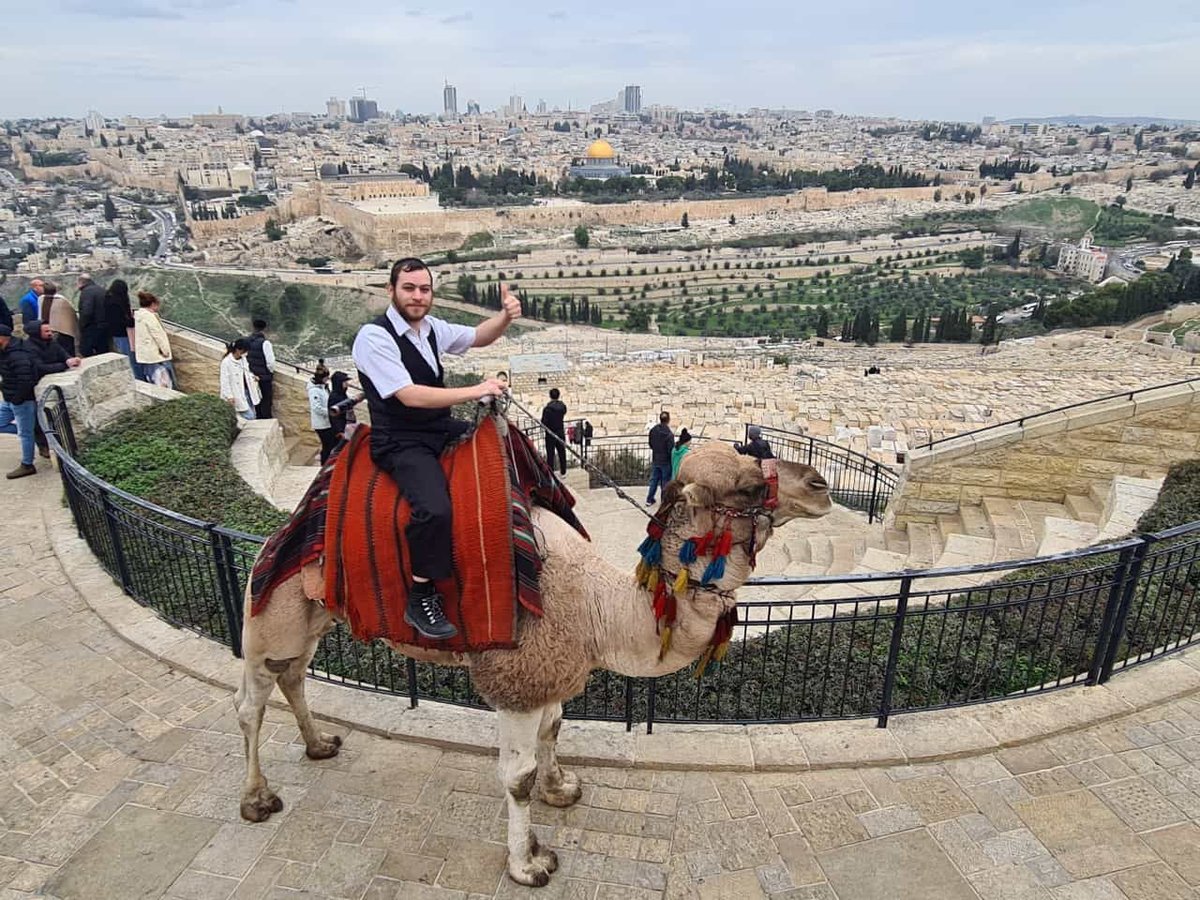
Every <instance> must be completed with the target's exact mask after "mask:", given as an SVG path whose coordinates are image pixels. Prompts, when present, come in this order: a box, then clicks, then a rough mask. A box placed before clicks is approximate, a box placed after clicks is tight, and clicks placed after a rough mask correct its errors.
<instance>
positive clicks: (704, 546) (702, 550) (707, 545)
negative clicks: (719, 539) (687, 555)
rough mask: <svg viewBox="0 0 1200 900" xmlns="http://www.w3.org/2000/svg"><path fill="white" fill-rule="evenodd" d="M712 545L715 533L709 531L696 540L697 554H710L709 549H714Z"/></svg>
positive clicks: (698, 555) (699, 555)
mask: <svg viewBox="0 0 1200 900" xmlns="http://www.w3.org/2000/svg"><path fill="white" fill-rule="evenodd" d="M712 545H713V533H712V532H711V531H708V532H706V533H705V534H704V536H703V537H701V538H700V539H699V540H697V541H696V556H697V557H701V556H708V551H709V550H711V549H712Z"/></svg>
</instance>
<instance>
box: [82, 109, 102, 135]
mask: <svg viewBox="0 0 1200 900" xmlns="http://www.w3.org/2000/svg"><path fill="white" fill-rule="evenodd" d="M83 124H84V127H85V128H87V130H88V131H90V132H91V133H92V134H96V135H98V134H99V133H100V132H101V131H103V130H104V116H102V115H100V113H98V112H96V110H94V109H89V110H88V114H87V118H86V119H84V120H83Z"/></svg>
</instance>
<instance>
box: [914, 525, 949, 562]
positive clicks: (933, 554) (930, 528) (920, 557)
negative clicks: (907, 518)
mask: <svg viewBox="0 0 1200 900" xmlns="http://www.w3.org/2000/svg"><path fill="white" fill-rule="evenodd" d="M908 545H909V551H908V567H909V568H910V569H925V568H928V567H929V566H932V565H933V561H934V560H935V559H937V558H938V557H939V556H941V554H942V534H941V532H940V531H939V530H938V529H937V527H936V526H934V525H928V524H926V523H924V522H909V523H908Z"/></svg>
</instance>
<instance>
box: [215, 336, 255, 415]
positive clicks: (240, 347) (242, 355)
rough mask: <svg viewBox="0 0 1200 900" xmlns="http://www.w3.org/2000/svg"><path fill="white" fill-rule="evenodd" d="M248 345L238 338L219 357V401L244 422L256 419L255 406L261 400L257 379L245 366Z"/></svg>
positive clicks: (248, 349) (248, 350)
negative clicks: (228, 405)
mask: <svg viewBox="0 0 1200 900" xmlns="http://www.w3.org/2000/svg"><path fill="white" fill-rule="evenodd" d="M249 352H250V344H249V342H248V341H247V340H246V339H245V338H238V339H237V340H236V341H234V342H233V343H232V344H230V345H229V346H228V347H226V349H225V355H224V356H223V357H221V399H222V400H224V401H225V402H226V403H228V404H230V405H231V406H232V407H233V408H234V410H235V411H236V412H237V414H238V415H239V416H241V417H242V418H243V419H245V420H246V421H248V422H249V421H253V420H254V419H256V418H257V416H256V414H255V410H254V408H255V406H256V405H257V403H258V401H259V400H261V399H262V395H261V394H259V392H258V379H257V378H255V377H254V374H253V373H252V372H251V371H250V367H249V366H248V365H247V364H246V354H247V353H249Z"/></svg>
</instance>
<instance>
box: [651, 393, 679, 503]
mask: <svg viewBox="0 0 1200 900" xmlns="http://www.w3.org/2000/svg"><path fill="white" fill-rule="evenodd" d="M674 450H675V433H674V432H673V431H671V414H670V413H669V412H664V413H662V414H660V415H659V417H658V424H657V425H655V426H654V427H653V428H651V429H650V488H649V490H648V491H647V492H646V505H647V506H653V505H654V495H655V494H656V493H657V492H658V488H659V486H662V487H664V488H665V487H666V486H667V484H668V483H669V482H670V480H671V453H672V452H674Z"/></svg>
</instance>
